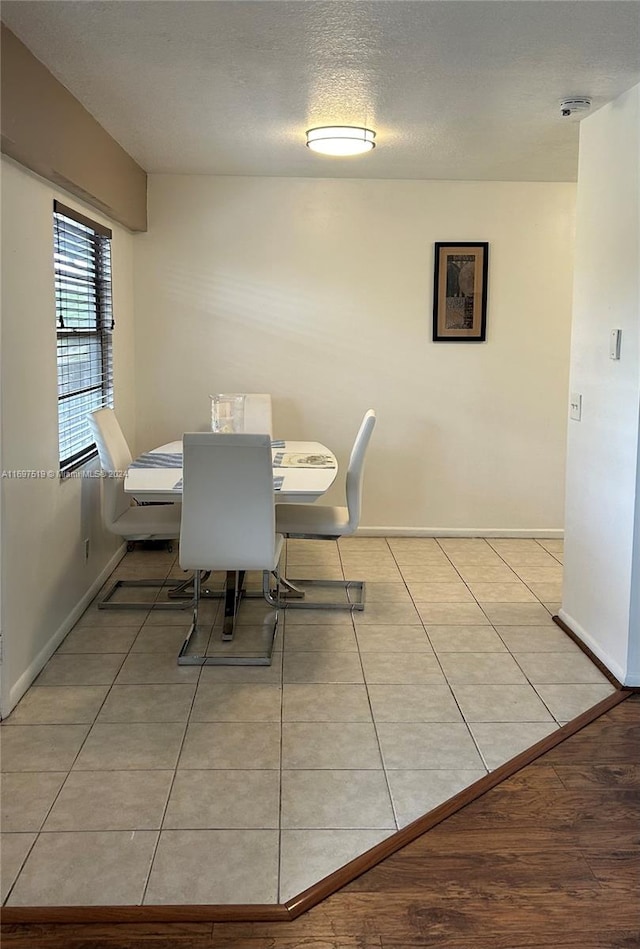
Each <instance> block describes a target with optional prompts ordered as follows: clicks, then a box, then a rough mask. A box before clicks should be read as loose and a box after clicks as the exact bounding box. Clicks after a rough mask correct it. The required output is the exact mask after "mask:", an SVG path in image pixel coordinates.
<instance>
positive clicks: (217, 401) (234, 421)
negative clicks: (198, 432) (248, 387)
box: [210, 393, 245, 434]
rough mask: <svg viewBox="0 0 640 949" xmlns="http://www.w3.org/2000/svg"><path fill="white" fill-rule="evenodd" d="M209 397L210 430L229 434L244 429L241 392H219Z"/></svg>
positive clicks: (242, 396)
mask: <svg viewBox="0 0 640 949" xmlns="http://www.w3.org/2000/svg"><path fill="white" fill-rule="evenodd" d="M210 399H211V431H212V432H222V433H226V434H229V433H231V432H243V431H244V401H245V397H244V395H241V394H236V393H230V394H224V393H219V394H217V395H212V396H210Z"/></svg>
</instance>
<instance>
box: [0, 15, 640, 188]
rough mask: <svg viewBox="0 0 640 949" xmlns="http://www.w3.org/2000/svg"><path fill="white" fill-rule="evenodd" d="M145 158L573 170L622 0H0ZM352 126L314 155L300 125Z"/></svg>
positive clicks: (619, 80)
mask: <svg viewBox="0 0 640 949" xmlns="http://www.w3.org/2000/svg"><path fill="white" fill-rule="evenodd" d="M2 19H3V20H4V21H5V23H6V24H7V25H8V26H9V28H10V29H11V30H13V32H14V33H16V35H17V36H18V37H19V38H20V39H21V40H22V41H23V42H24V43H25V44H26V45H27V46H28V47H29V49H30V50H31V51H32V52H33V53H34V54H35V56H37V58H38V59H40V60H41V61H42V62H43V63H44V64H45V65H46V66H47V67H48V68H49V69H50V70H51V72H52V73H53V74H54V75H55V76H56V77H57V78H58V79H59V80H60V81H61V82H62V83H63V84H64V85H65V86H66V87H67V88H68V89H69V90H70V91H71V92H72V93H73V94H74V95H75V96H76V97H77V98H78V99H79V100H80V101H81V102H82V103H83V105H85V106H86V108H87V109H88V110H89V111H90V112H91V113H92V114H93V115H94V116H95V117H96V118H97V119H98V121H99V122H101V124H102V125H103V126H104V127H105V128H106V129H107V131H109V132H110V133H111V135H112V136H113V137H114V138H115V139H116V140H117V141H118V142H120V144H121V145H122V146H123V147H124V148H125V149H126V150H127V151H128V152H129V153H130V154H131V155H132V156H133V157H134V158H135V159H136V161H138V162H139V163H140V164H141V165H142V167H143V168H145V169H146V170H147V171H148V172H172V173H183V174H222V175H285V176H313V177H315V176H318V177H367V178H449V179H497V180H517V179H520V180H574V179H575V177H576V171H577V144H578V123H577V121H576V119H575V118H570V119H563V118H562V117H561V116H560V109H559V100H560V99H561V98H563V97H565V96H571V95H587V96H589V97H591V99H592V100H593V109H597V108H600V107H601V106H602V105H604V104H605V103H606V102H609V101H611V100H612V99H614V98H616V97H617V96H618V95H619V94H620V93H622V92H624V91H625V90H627V89H629V88H631V87H632V86H633V85H635V84H636V83H637V82H639V81H640V4H638V3H637V2H635V0H623V2H611V0H605V2H599V0H574V2H564V0H546V2H528V0H512V2H502V0H488V2H485V0H468V2H462V0H449V2H447V0H412V2H405V0H374V2H368V0H355V2H344V0H331V2H323V0H297V2H280V0H258V2H252V0H231V2H224V0H177V2H176V0H124V2H122V0H106V2H103V0H89V2H87V0H81V2H68V0H49V2H40V0H26V2H23V0H4V2H3V4H2ZM323 124H364V125H367V126H369V127H371V128H374V129H375V130H376V131H377V135H378V138H377V143H378V147H377V148H376V149H375V150H374V151H373V152H372V153H370V154H368V155H366V156H360V157H358V158H343V159H335V158H327V157H324V156H319V155H315V154H313V153H312V152H310V151H309V149H307V148H305V146H304V132H305V130H306V129H307V128H310V127H312V126H315V125H323Z"/></svg>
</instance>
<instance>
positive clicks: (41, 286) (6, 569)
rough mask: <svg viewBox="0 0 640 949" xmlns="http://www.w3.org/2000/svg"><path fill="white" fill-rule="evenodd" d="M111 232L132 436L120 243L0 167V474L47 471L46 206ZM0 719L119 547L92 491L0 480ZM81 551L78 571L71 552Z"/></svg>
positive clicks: (76, 482)
mask: <svg viewBox="0 0 640 949" xmlns="http://www.w3.org/2000/svg"><path fill="white" fill-rule="evenodd" d="M54 198H59V199H60V200H62V201H63V202H64V203H65V204H67V205H69V206H70V207H75V208H77V209H78V210H80V211H84V213H86V214H88V215H89V217H92V218H94V219H95V220H98V221H102V222H103V223H105V224H107V225H108V226H111V227H112V228H113V242H112V254H113V295H114V301H113V302H114V316H115V319H116V323H117V326H116V331H115V334H114V373H115V379H114V383H115V399H116V407H117V410H118V415H119V417H120V419H121V420H122V423H123V428H124V429H125V431H126V432H127V434H128V435H129V436H130V437H131V438H133V436H134V431H133V427H134V419H135V409H134V386H133V382H132V380H133V375H134V371H133V329H132V317H133V313H132V298H133V274H132V236H131V235H130V234H129V233H128V232H127V231H126V230H125V229H124V228H122V227H120V226H118V225H115V226H114V225H113V224H112V223H111V222H109V221H108V220H106V219H104V218H103V217H102V216H101V215H99V214H97V212H95V211H94V210H92V209H91V208H88V207H83V205H82V204H81V203H80V202H78V200H77V199H75V198H73V197H72V196H70V195H68V194H65V193H64V192H61V191H60V190H58V189H56V188H55V187H54V186H53V185H51V184H49V183H48V182H46V181H44V180H43V179H41V178H38V177H37V176H35V175H33V174H31V173H30V172H27V171H25V170H24V169H23V168H22V167H21V166H19V165H17V164H15V163H13V162H12V161H11V160H9V159H3V160H2V468H3V470H4V471H11V470H34V471H40V470H43V471H48V470H49V469H53V470H57V468H58V408H57V378H56V324H55V297H54V285H53V199H54ZM0 484H1V491H2V557H1V560H2V584H1V588H2V632H3V639H4V661H3V665H2V714H3V715H6V714H7V713H8V711H9V710H10V709H11V708H12V707H13V705H15V703H16V702H17V701H18V699H19V698H20V696H21V695H22V693H23V692H24V691H25V689H26V688H27V687H28V685H29V684H30V682H31V680H32V679H33V677H34V676H35V675H36V674H37V672H38V671H39V670H40V668H41V667H42V665H43V664H44V662H45V661H46V659H47V658H48V656H49V655H50V654H51V652H52V651H53V649H54V648H55V646H56V645H57V644H58V642H59V641H60V640H61V639H62V637H63V636H64V634H65V633H66V631H67V630H68V629H69V628H70V624H71V623H72V622H73V620H74V619H75V617H76V615H77V610H78V605H79V604H81V603H82V601H83V597H85V595H86V594H87V592H88V591H90V590H91V588H92V586H93V585H94V584H95V582H96V580H97V579H98V578H99V577H100V574H101V572H102V571H103V569H104V568H105V566H106V565H107V564H108V563H109V561H110V560H111V559H112V558H113V556H114V554H115V553H116V551H117V550H118V548H119V547H120V543H119V541H118V539H117V538H115V537H113V536H111V535H106V534H105V533H104V532H103V530H102V527H101V516H100V503H99V498H100V481H99V479H96V478H70V479H66V480H64V481H61V480H60V479H59V478H58V477H53V478H38V479H29V480H15V479H9V478H3V479H2V481H1V482H0ZM86 537H88V538H89V540H90V551H91V553H90V557H89V560H88V562H86V563H85V559H84V548H83V540H84V538H86Z"/></svg>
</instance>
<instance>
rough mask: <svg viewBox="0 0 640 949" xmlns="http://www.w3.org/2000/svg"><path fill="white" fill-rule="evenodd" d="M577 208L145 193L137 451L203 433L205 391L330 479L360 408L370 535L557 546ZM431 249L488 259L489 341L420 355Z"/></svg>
mask: <svg viewBox="0 0 640 949" xmlns="http://www.w3.org/2000/svg"><path fill="white" fill-rule="evenodd" d="M365 160H366V159H365ZM574 202H575V185H574V184H571V183H540V182H456V181H389V180H357V179H330V178H327V179H302V178H289V179H287V178H249V177H247V178H233V177H205V176H171V175H152V176H150V178H149V209H148V216H149V229H148V231H147V232H146V233H145V234H141V235H136V237H135V251H134V253H135V307H136V340H137V348H136V352H137V353H138V357H139V358H138V360H137V364H136V382H137V405H138V411H139V426H138V434H139V439H138V446H137V447H138V449H139V450H144V449H147V448H150V447H152V446H153V445H154V444H155V445H158V444H161V443H163V442H166V441H169V440H172V439H174V438H177V437H180V435H181V433H182V432H183V431H185V430H194V429H196V430H197V429H201V428H205V427H206V426H207V425H208V423H209V394H210V393H213V392H225V391H257V392H271V393H272V395H273V400H274V426H275V430H276V434H277V435H278V436H279V437H283V436H286V437H289V438H294V439H295V438H299V439H303V438H304V439H317V440H319V441H321V442H324V443H325V444H326V445H328V446H330V447H331V448H332V449H333V450H334V451H335V452H336V454H337V455H338V459H339V463H340V465H341V470H342V474H343V473H344V469H345V467H346V463H347V461H348V457H349V450H350V447H351V444H352V442H353V438H354V435H355V432H356V430H357V428H358V425H359V422H360V420H361V418H362V415H363V413H364V411H365V410H366V409H368V408H370V407H372V408H375V409H376V410H377V413H378V424H377V426H376V431H375V433H374V436H373V439H372V442H371V446H370V449H369V453H368V458H367V468H366V475H365V489H364V502H363V512H362V520H361V526H362V528H363V529H364V530H370V531H375V530H381V531H382V530H384V531H385V532H393V531H399V532H412V531H414V532H416V533H430V532H431V533H471V534H473V533H477V534H489V533H491V532H494V533H500V534H518V533H523V534H531V533H538V534H544V533H546V534H547V536H554V535H557V536H560V535H561V531H562V528H563V521H564V518H563V504H564V461H565V439H566V416H567V394H568V366H569V336H570V319H571V292H572V259H573V229H574ZM436 241H454V242H455V241H460V242H464V241H488V242H489V278H488V319H487V325H488V329H487V341H486V342H484V343H468V342H465V343H460V342H456V343H450V342H437V343H435V342H433V341H432V338H431V336H432V305H433V268H434V242H436ZM343 491H344V488H343V478H342V475H339V476H338V479H337V487H335V488H334V489H332V493H331V494H329V495H327V502H328V503H344V493H343Z"/></svg>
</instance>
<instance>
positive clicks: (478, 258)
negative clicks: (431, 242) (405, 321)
mask: <svg viewBox="0 0 640 949" xmlns="http://www.w3.org/2000/svg"><path fill="white" fill-rule="evenodd" d="M435 249H436V253H435V267H434V281H433V340H434V342H438V343H441V342H447V343H483V342H485V340H486V338H487V275H488V272H489V244H488V243H487V242H486V241H457V242H456V243H448V242H438V243H436V245H435Z"/></svg>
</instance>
